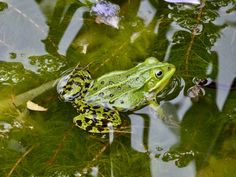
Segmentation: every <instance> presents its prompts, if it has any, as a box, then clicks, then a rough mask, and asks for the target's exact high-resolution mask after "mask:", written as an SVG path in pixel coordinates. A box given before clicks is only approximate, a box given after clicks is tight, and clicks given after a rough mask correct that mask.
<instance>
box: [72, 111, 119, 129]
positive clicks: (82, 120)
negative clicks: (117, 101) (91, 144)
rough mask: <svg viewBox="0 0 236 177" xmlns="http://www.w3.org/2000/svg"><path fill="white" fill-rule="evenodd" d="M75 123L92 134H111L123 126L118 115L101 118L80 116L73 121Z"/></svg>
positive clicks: (89, 115)
mask: <svg viewBox="0 0 236 177" xmlns="http://www.w3.org/2000/svg"><path fill="white" fill-rule="evenodd" d="M73 122H74V123H75V125H76V126H78V127H79V128H81V129H83V130H85V131H88V132H90V133H109V132H110V131H112V130H113V129H115V128H116V127H117V126H119V125H120V124H121V119H120V116H119V114H118V113H115V114H113V115H112V116H110V117H108V116H104V115H103V116H101V115H93V114H80V115H79V116H76V117H75V118H74V119H73Z"/></svg>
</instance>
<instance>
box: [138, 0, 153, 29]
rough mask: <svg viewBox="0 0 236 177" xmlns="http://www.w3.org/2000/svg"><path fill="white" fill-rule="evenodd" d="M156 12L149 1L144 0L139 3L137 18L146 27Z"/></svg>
mask: <svg viewBox="0 0 236 177" xmlns="http://www.w3.org/2000/svg"><path fill="white" fill-rule="evenodd" d="M156 11H157V10H156V9H155V8H154V7H153V6H152V4H151V3H150V2H149V0H144V1H141V3H140V7H139V10H138V14H137V16H138V17H140V18H141V19H142V20H143V21H144V24H145V26H148V25H149V24H150V23H151V22H152V20H153V18H154V16H155V14H156Z"/></svg>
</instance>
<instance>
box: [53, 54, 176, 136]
mask: <svg viewBox="0 0 236 177" xmlns="http://www.w3.org/2000/svg"><path fill="white" fill-rule="evenodd" d="M174 72H175V66H174V65H172V64H169V63H163V62H160V61H158V60H157V59H156V58H154V57H149V58H147V59H146V60H145V61H144V62H142V63H140V64H138V65H137V66H135V67H133V68H131V69H129V70H124V71H114V72H111V73H108V74H105V75H103V76H101V77H99V78H97V79H92V78H91V75H90V73H89V71H88V70H86V69H82V68H79V67H76V68H75V69H74V70H73V71H72V72H71V73H70V74H69V75H67V76H65V77H63V78H62V79H61V80H60V81H59V83H58V85H57V91H58V93H59V95H60V97H61V98H62V99H63V100H64V101H65V102H71V103H72V104H73V106H74V107H75V108H76V109H77V111H78V116H76V117H74V119H73V122H74V123H75V125H76V126H78V127H80V128H81V129H83V130H86V131H88V132H91V133H108V132H110V131H111V130H113V129H115V128H116V127H117V126H119V125H120V124H121V118H120V115H119V112H126V111H133V110H137V109H139V108H141V107H143V106H145V105H151V106H152V107H157V106H158V104H157V102H156V94H157V93H159V92H160V91H162V90H163V89H164V88H165V86H166V85H167V84H168V82H169V80H170V79H171V77H172V76H173V74H174Z"/></svg>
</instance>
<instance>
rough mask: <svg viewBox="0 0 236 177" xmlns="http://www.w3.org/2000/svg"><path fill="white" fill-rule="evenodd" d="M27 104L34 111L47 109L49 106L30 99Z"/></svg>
mask: <svg viewBox="0 0 236 177" xmlns="http://www.w3.org/2000/svg"><path fill="white" fill-rule="evenodd" d="M26 106H27V108H28V109H29V110H32V111H47V110H48V109H47V108H44V107H42V106H39V105H38V104H36V103H34V102H32V101H30V100H29V101H27V102H26Z"/></svg>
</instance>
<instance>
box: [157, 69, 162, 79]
mask: <svg viewBox="0 0 236 177" xmlns="http://www.w3.org/2000/svg"><path fill="white" fill-rule="evenodd" d="M162 74H163V73H162V71H161V70H158V71H157V72H156V73H155V75H156V77H157V78H160V77H161V76H162Z"/></svg>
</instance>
